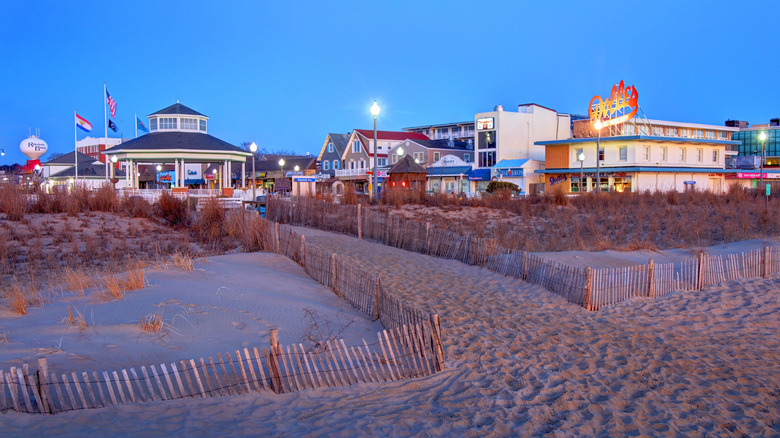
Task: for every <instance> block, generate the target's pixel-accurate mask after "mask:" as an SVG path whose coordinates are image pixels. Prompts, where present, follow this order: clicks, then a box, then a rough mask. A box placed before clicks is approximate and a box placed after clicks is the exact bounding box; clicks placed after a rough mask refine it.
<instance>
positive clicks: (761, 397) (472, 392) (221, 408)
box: [0, 228, 780, 436]
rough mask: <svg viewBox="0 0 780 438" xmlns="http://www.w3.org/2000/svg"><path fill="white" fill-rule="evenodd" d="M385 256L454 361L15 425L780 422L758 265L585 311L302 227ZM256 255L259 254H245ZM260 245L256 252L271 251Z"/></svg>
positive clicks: (684, 432) (321, 239)
mask: <svg viewBox="0 0 780 438" xmlns="http://www.w3.org/2000/svg"><path fill="white" fill-rule="evenodd" d="M296 230H298V231H299V232H304V233H305V234H306V242H307V245H312V246H319V247H323V248H329V249H331V250H335V251H336V252H337V253H338V254H339V256H341V257H345V258H348V259H349V260H350V261H351V262H352V263H354V264H355V265H356V266H361V267H364V268H370V269H379V271H380V273H381V275H382V279H383V284H384V285H385V286H386V287H387V288H388V289H390V290H392V291H394V292H395V293H398V294H401V295H402V296H403V297H404V298H405V299H407V300H409V301H410V302H412V303H414V304H415V305H417V306H419V307H422V308H427V309H430V310H434V311H436V312H438V313H439V314H440V315H441V317H442V330H443V335H444V342H445V345H444V347H445V354H446V356H447V359H448V365H449V369H448V370H447V371H445V372H443V373H441V374H437V375H435V376H432V377H427V378H423V379H415V380H406V381H398V382H393V383H389V384H360V385H354V386H351V387H347V388H337V389H323V390H315V391H303V392H300V393H295V394H285V395H272V394H256V395H253V396H240V397H231V398H215V399H207V400H184V401H180V402H166V403H146V404H141V405H125V406H118V407H111V408H106V409H100V410H94V411H83V412H73V413H64V414H60V415H57V416H54V417H50V418H45V417H44V418H42V417H32V416H28V415H20V414H8V415H4V416H0V419H1V420H2V421H3V423H4V425H7V430H8V431H9V432H8V433H9V434H10V435H31V434H37V433H57V434H58V435H65V436H69V435H76V432H77V433H78V434H79V435H83V434H84V433H90V432H94V433H99V434H112V435H119V436H137V435H141V434H149V433H152V431H153V433H162V432H167V433H171V434H177V435H184V434H186V435H188V436H199V435H200V436H213V435H228V434H229V435H274V436H282V435H284V436H289V435H304V434H306V435H311V436H352V435H380V436H387V435H393V436H409V435H420V436H485V435H489V434H494V435H498V436H540V435H551V436H593V435H601V436H615V435H646V436H666V435H678V436H713V435H714V436H741V435H747V436H778V435H780V421H778V418H780V317H778V314H780V313H779V311H780V303H779V301H780V298H779V297H780V281H778V279H777V278H770V279H756V280H746V281H740V282H731V283H726V284H723V285H720V286H717V287H710V288H707V289H704V290H702V291H699V292H695V293H672V294H669V295H668V296H665V297H663V298H662V299H657V300H648V299H634V300H630V301H626V302H623V303H621V304H619V305H616V306H613V307H609V308H606V309H603V310H601V311H599V312H587V311H586V310H584V309H583V308H581V307H578V306H575V305H571V304H569V303H567V302H565V301H564V300H563V299H562V298H560V297H558V296H555V295H552V294H549V293H547V292H546V291H545V290H544V289H542V288H541V287H538V286H532V285H529V284H527V283H524V282H522V281H521V280H517V279H512V278H507V277H502V276H500V275H497V274H494V273H491V272H489V271H486V270H480V269H478V268H476V267H473V266H467V265H464V264H462V263H459V262H455V261H451V260H442V259H436V258H431V257H427V256H424V255H420V254H415V253H409V252H406V251H402V250H398V249H395V248H388V247H386V246H383V245H377V244H373V243H370V242H366V241H360V240H357V239H355V238H351V237H347V236H342V235H334V234H329V233H323V232H320V231H316V230H309V229H304V228H296ZM231 257H236V258H237V259H240V258H241V257H254V255H245V256H243V255H235V256H231ZM261 262H262V260H259V259H256V260H253V263H261Z"/></svg>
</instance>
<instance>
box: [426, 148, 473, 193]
mask: <svg viewBox="0 0 780 438" xmlns="http://www.w3.org/2000/svg"><path fill="white" fill-rule="evenodd" d="M473 164H474V163H469V162H466V161H464V160H462V159H460V158H459V157H457V156H455V155H445V156H443V157H441V159H440V160H438V161H436V162H435V163H432V164H431V165H430V166H428V169H427V170H428V183H427V190H428V193H445V194H460V193H467V194H473V191H474V189H473V187H472V185H473V184H474V183H472V182H471V181H469V175H470V174H471V170H472V166H473Z"/></svg>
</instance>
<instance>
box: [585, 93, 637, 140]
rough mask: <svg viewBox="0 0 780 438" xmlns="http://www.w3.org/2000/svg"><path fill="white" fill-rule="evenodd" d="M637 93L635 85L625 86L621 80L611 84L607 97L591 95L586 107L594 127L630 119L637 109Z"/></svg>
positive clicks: (615, 123)
mask: <svg viewBox="0 0 780 438" xmlns="http://www.w3.org/2000/svg"><path fill="white" fill-rule="evenodd" d="M638 100H639V93H638V92H637V91H636V87H635V86H633V85H632V86H630V87H626V86H625V85H624V84H623V81H620V84H618V85H613V86H612V93H611V94H610V96H609V99H607V100H603V99H602V98H601V96H593V99H591V100H590V107H588V115H589V116H590V120H591V122H593V126H594V127H595V128H596V129H601V128H603V127H605V126H612V125H618V124H621V123H624V122H627V121H629V120H631V119H632V118H633V117H634V116H635V115H636V112H637V111H638V110H639V103H638Z"/></svg>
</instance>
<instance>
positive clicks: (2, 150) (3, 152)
mask: <svg viewBox="0 0 780 438" xmlns="http://www.w3.org/2000/svg"><path fill="white" fill-rule="evenodd" d="M4 156H5V149H0V157H4Z"/></svg>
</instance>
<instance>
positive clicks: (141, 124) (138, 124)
mask: <svg viewBox="0 0 780 438" xmlns="http://www.w3.org/2000/svg"><path fill="white" fill-rule="evenodd" d="M135 124H136V127H138V129H140V130H141V131H143V132H149V130H148V129H146V126H144V124H143V122H142V121H141V119H139V118H138V116H136V118H135Z"/></svg>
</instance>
